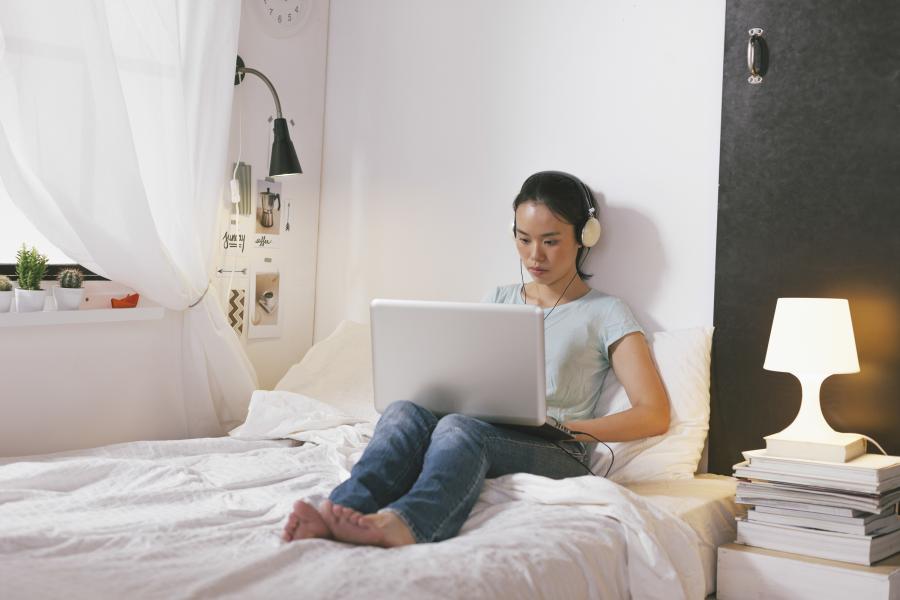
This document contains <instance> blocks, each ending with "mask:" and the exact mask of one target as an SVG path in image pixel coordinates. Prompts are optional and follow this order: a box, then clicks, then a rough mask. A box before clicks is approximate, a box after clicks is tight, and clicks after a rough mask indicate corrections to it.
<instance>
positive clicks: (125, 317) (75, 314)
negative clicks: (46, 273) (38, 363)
mask: <svg viewBox="0 0 900 600" xmlns="http://www.w3.org/2000/svg"><path fill="white" fill-rule="evenodd" d="M46 283H48V282H45V284H46ZM44 287H45V289H47V297H46V298H45V300H44V310H42V311H36V312H23V313H20V312H14V311H13V312H6V313H0V327H35V326H41V325H68V324H71V323H113V322H119V321H152V320H158V319H162V318H163V317H164V316H165V311H166V309H165V308H164V307H162V306H159V305H158V304H155V303H152V302H147V301H145V300H144V299H143V298H141V299H140V301H139V302H138V306H136V307H135V308H109V300H110V298H114V297H121V296H125V295H127V294H129V293H131V290H129V289H128V288H126V287H124V286H122V285H119V284H116V283H113V282H110V281H96V282H95V281H91V282H87V281H86V282H85V284H84V299H83V300H82V303H81V306H80V307H79V309H78V310H56V301H55V300H54V299H53V297H52V291H51V289H50V288H51V287H53V284H50V285H45V286H44ZM13 304H15V301H14V302H13Z"/></svg>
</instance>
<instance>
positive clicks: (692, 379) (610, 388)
mask: <svg viewBox="0 0 900 600" xmlns="http://www.w3.org/2000/svg"><path fill="white" fill-rule="evenodd" d="M712 333H713V329H712V328H711V327H697V328H693V329H684V330H681V331H660V332H657V333H653V334H650V335H648V336H647V343H648V344H649V346H650V351H651V353H652V355H653V358H654V360H655V362H656V366H657V368H658V369H659V374H660V377H661V378H662V382H663V385H664V386H665V388H666V391H667V392H668V394H669V402H670V406H671V421H670V424H669V430H668V431H667V432H666V433H664V434H663V435H658V436H654V437H652V438H646V439H643V440H636V441H632V442H611V443H609V446H610V447H611V448H612V449H613V451H614V452H615V460H614V462H613V467H612V470H611V471H610V473H609V475H608V477H609V478H610V479H611V480H613V481H616V482H618V483H624V482H628V481H644V480H648V479H690V478H692V477H693V476H694V472H695V471H696V470H697V465H698V464H699V462H700V455H701V453H702V452H703V444H704V442H705V441H706V434H707V432H708V431H709V359H710V349H711V346H712ZM628 408H631V402H630V401H629V400H628V396H627V395H626V394H625V389H624V388H623V387H622V384H621V383H619V381H618V379H616V376H615V373H614V372H613V371H610V372H609V373H608V374H607V376H606V381H605V382H604V384H603V390H602V392H601V394H600V400H599V403H598V409H597V412H596V414H598V415H599V414H612V413H616V412H620V411H622V410H626V409H628ZM608 466H609V450H607V449H606V447H605V446H603V445H602V444H597V448H596V450H595V453H594V456H593V460H592V468H593V470H594V472H595V473H598V474H603V473H605V472H606V469H607V467H608Z"/></svg>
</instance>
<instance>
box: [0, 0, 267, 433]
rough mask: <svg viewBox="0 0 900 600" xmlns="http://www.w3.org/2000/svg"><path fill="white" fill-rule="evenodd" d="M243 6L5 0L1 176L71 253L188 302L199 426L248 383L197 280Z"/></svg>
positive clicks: (241, 412)
mask: <svg viewBox="0 0 900 600" xmlns="http://www.w3.org/2000/svg"><path fill="white" fill-rule="evenodd" d="M240 12H241V7H240V0H152V1H148V0H107V1H103V0H84V1H79V2H72V1H71V0H44V1H42V2H6V1H3V2H0V181H2V187H5V189H6V192H7V193H8V194H9V196H10V197H11V198H12V201H13V202H14V203H15V204H16V206H17V207H18V208H19V209H21V210H22V212H23V213H24V214H25V215H26V216H27V217H28V219H29V220H30V221H31V222H32V223H34V225H35V226H36V227H37V228H38V229H39V230H40V231H41V233H42V234H43V235H44V236H46V237H47V239H49V240H50V241H51V242H52V243H53V244H55V245H56V246H58V247H59V248H60V249H61V250H62V251H63V252H65V253H66V254H67V255H68V256H70V257H72V258H73V259H74V260H76V261H78V262H80V263H82V264H84V265H85V266H87V267H88V268H90V269H92V270H94V271H96V272H98V273H101V274H103V275H104V276H106V277H108V278H109V279H112V280H114V281H118V282H121V283H124V284H127V285H129V286H131V287H133V288H134V289H135V290H137V291H138V292H140V293H141V294H142V295H143V296H145V297H147V298H150V299H152V300H154V301H156V302H158V303H160V304H162V305H163V306H165V307H166V308H169V309H172V310H177V311H185V313H184V329H183V339H182V347H183V351H184V353H183V354H184V368H183V373H182V374H181V377H182V382H183V386H182V387H183V392H184V402H185V414H186V419H187V424H188V431H189V434H190V435H194V436H200V435H215V434H219V433H222V432H223V430H224V429H225V428H227V427H230V426H231V425H232V424H235V423H236V422H238V421H240V420H242V419H243V418H244V416H245V414H246V406H247V402H248V400H249V397H250V394H251V392H252V390H253V389H254V388H255V387H256V373H255V371H254V369H253V366H252V365H251V364H250V361H249V360H248V358H247V356H246V353H245V352H244V350H243V348H242V347H241V345H240V343H239V341H238V339H237V337H236V335H235V334H234V332H233V331H232V330H231V328H230V327H229V326H228V324H227V322H226V319H225V315H224V313H223V312H222V309H221V307H220V306H219V305H218V303H217V301H216V299H215V294H214V293H208V294H205V295H204V292H205V290H206V289H207V286H208V284H209V272H210V260H211V258H212V254H213V250H214V243H213V236H214V231H213V230H214V227H215V224H216V214H217V207H218V206H219V202H220V201H221V198H222V190H223V185H224V183H225V182H226V180H227V177H228V175H227V174H226V172H225V171H226V152H227V145H228V127H229V122H230V118H229V117H230V112H231V101H232V97H233V79H234V76H233V74H234V63H235V57H236V55H237V42H238V29H239V25H240ZM201 297H202V300H200V298H201ZM198 300H199V302H198ZM195 303H196V304H195ZM191 305H194V306H193V307H191Z"/></svg>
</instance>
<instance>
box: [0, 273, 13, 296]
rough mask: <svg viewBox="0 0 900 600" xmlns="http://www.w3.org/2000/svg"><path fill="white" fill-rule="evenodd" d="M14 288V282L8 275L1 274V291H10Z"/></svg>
mask: <svg viewBox="0 0 900 600" xmlns="http://www.w3.org/2000/svg"><path fill="white" fill-rule="evenodd" d="M11 289H12V283H11V282H10V281H9V277H7V276H6V275H0V292H8V291H9V290H11Z"/></svg>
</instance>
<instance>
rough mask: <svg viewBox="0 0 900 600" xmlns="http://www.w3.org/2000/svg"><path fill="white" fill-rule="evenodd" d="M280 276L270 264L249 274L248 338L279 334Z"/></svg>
mask: <svg viewBox="0 0 900 600" xmlns="http://www.w3.org/2000/svg"><path fill="white" fill-rule="evenodd" d="M280 288H281V276H280V275H279V273H278V269H277V268H276V267H275V266H274V265H271V264H266V265H263V266H260V267H258V268H257V269H255V270H254V271H252V272H251V274H250V295H249V298H250V302H251V305H250V306H249V315H250V325H249V328H248V331H247V337H248V338H273V337H280V336H281V289H280Z"/></svg>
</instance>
